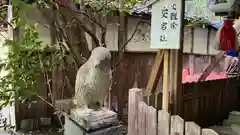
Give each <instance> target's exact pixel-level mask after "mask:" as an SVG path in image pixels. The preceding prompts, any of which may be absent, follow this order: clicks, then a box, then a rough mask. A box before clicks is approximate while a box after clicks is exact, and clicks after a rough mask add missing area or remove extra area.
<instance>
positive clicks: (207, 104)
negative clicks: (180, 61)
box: [181, 77, 240, 127]
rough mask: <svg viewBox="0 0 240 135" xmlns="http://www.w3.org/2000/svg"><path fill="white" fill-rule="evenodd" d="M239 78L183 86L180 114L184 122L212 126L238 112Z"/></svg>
mask: <svg viewBox="0 0 240 135" xmlns="http://www.w3.org/2000/svg"><path fill="white" fill-rule="evenodd" d="M239 96H240V95H239V77H233V78H228V79H219V80H211V81H203V82H197V83H185V84H183V91H182V101H181V104H182V109H181V110H182V113H181V116H182V117H183V118H184V119H185V120H191V121H195V122H196V123H198V124H199V125H201V126H202V127H208V126H212V125H214V124H217V123H219V122H222V120H223V119H225V118H227V117H228V114H229V112H231V111H233V110H239V107H238V106H239Z"/></svg>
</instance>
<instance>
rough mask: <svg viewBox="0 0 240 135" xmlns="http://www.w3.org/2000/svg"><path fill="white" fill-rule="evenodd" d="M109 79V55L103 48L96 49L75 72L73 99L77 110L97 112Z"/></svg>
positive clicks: (102, 101) (110, 73) (110, 76)
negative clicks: (82, 108)
mask: <svg viewBox="0 0 240 135" xmlns="http://www.w3.org/2000/svg"><path fill="white" fill-rule="evenodd" d="M111 79H112V71H111V53H110V51H109V50H108V49H107V48H105V47H96V48H95V49H93V50H92V53H91V56H90V58H89V59H88V60H87V62H86V63H85V64H83V65H82V66H81V67H80V68H79V70H78V72H77V76H76V82H75V97H74V99H73V102H74V104H75V105H76V106H77V108H81V107H84V108H85V109H86V110H87V109H94V110H99V109H100V108H101V107H102V106H103V103H104V98H105V96H106V95H107V92H108V90H109V87H110V83H111Z"/></svg>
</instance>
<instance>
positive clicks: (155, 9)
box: [151, 0, 182, 49]
mask: <svg viewBox="0 0 240 135" xmlns="http://www.w3.org/2000/svg"><path fill="white" fill-rule="evenodd" d="M181 1H182V0H160V1H158V2H157V3H155V4H154V5H153V6H152V20H151V48H153V49H179V47H180V45H179V43H180V25H181V18H180V17H181V10H182V2H181Z"/></svg>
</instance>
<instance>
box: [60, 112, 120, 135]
mask: <svg viewBox="0 0 240 135" xmlns="http://www.w3.org/2000/svg"><path fill="white" fill-rule="evenodd" d="M64 128H65V129H64V130H65V131H64V135H122V126H121V125H119V122H118V119H117V114H116V113H115V112H113V111H110V110H107V109H102V110H101V111H91V112H87V111H86V110H85V109H81V108H78V109H74V110H72V111H71V115H70V116H66V117H65V127H64Z"/></svg>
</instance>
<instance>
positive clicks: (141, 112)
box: [138, 102, 148, 135]
mask: <svg viewBox="0 0 240 135" xmlns="http://www.w3.org/2000/svg"><path fill="white" fill-rule="evenodd" d="M147 108H148V106H147V105H146V103H144V102H140V103H139V104H138V134H139V135H147V133H146V111H147Z"/></svg>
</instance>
